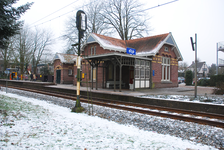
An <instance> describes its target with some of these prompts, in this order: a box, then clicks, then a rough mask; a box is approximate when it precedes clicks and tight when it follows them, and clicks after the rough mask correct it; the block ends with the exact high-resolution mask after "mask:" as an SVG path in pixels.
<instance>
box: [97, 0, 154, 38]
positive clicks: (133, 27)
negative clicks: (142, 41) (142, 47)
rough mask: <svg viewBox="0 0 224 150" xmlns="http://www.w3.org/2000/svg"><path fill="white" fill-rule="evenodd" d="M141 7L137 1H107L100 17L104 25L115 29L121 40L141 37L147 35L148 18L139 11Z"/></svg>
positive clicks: (148, 29)
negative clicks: (102, 18)
mask: <svg viewBox="0 0 224 150" xmlns="http://www.w3.org/2000/svg"><path fill="white" fill-rule="evenodd" d="M141 7H142V5H141V4H140V3H139V2H138V0H107V3H106V5H105V7H104V11H103V12H102V13H101V15H102V16H103V17H104V18H105V23H106V24H107V25H108V26H109V27H110V29H111V28H113V29H115V31H116V32H117V33H118V35H119V36H120V38H121V39H122V40H129V39H133V38H137V37H143V36H144V33H146V34H148V32H149V31H150V28H149V26H148V20H149V18H147V17H146V14H145V12H143V11H140V10H141Z"/></svg>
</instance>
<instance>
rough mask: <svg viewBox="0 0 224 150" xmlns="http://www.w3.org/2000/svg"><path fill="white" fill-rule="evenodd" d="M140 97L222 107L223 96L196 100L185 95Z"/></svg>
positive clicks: (199, 97)
mask: <svg viewBox="0 0 224 150" xmlns="http://www.w3.org/2000/svg"><path fill="white" fill-rule="evenodd" d="M140 97H144V98H155V99H163V100H177V101H190V102H197V103H198V102H199V103H210V104H220V105H224V97H223V96H207V95H205V96H197V98H195V97H194V96H187V95H143V96H140Z"/></svg>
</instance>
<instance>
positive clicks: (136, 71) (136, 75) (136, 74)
mask: <svg viewBox="0 0 224 150" xmlns="http://www.w3.org/2000/svg"><path fill="white" fill-rule="evenodd" d="M139 74H140V71H139V68H136V69H135V78H139Z"/></svg>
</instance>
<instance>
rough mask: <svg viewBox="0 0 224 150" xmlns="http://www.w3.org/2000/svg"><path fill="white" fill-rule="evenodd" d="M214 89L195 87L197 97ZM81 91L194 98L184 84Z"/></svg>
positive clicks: (85, 89) (210, 92) (192, 88)
mask: <svg viewBox="0 0 224 150" xmlns="http://www.w3.org/2000/svg"><path fill="white" fill-rule="evenodd" d="M49 87H55V88H65V89H66V88H67V89H74V90H76V88H77V87H76V86H73V85H71V84H58V85H50V86H49ZM214 89H215V87H201V86H198V87H197V95H213V91H214ZM80 90H81V91H87V90H88V91H92V92H99V93H108V94H109V93H111V94H118V95H132V96H140V95H152V94H154V95H189V96H194V90H195V87H194V86H185V84H179V87H175V88H158V89H136V91H132V90H127V89H122V91H121V92H119V89H116V91H115V92H114V89H101V88H98V90H96V89H95V88H93V89H91V88H90V87H88V88H87V87H81V89H80Z"/></svg>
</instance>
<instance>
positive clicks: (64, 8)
mask: <svg viewBox="0 0 224 150" xmlns="http://www.w3.org/2000/svg"><path fill="white" fill-rule="evenodd" d="M77 1H78V0H76V1H74V2H72V3H70V4H68V5H66V6H64V7H62V8H60V9H58V10H56V11H55V12H53V13H51V14H49V15H47V16H45V17H43V18H41V19H39V20H37V21H35V22H34V23H31V25H33V24H35V23H37V22H39V21H41V20H43V19H45V18H47V17H49V16H51V15H53V14H55V13H57V12H59V11H60V10H62V9H65V8H66V7H68V6H70V5H72V4H73V3H76V2H77Z"/></svg>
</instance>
